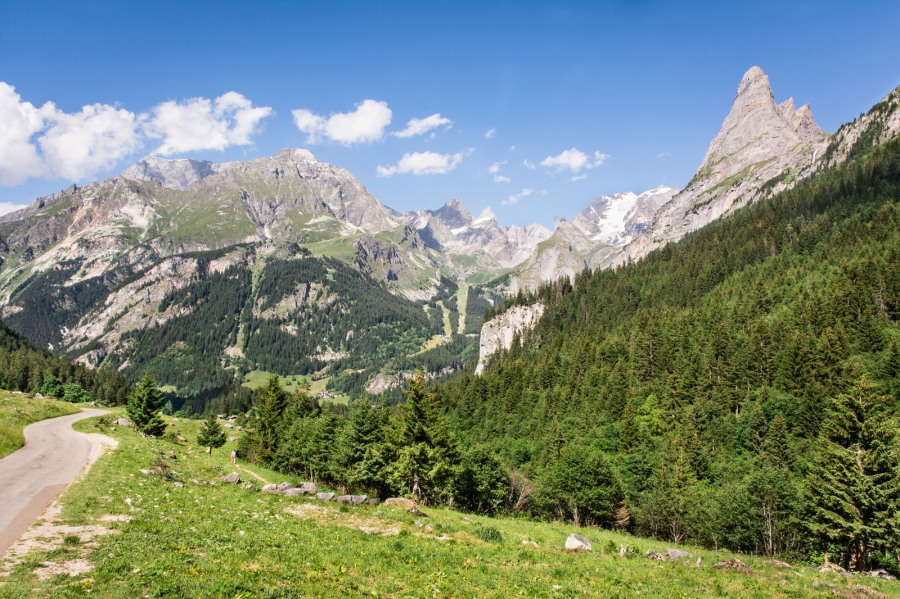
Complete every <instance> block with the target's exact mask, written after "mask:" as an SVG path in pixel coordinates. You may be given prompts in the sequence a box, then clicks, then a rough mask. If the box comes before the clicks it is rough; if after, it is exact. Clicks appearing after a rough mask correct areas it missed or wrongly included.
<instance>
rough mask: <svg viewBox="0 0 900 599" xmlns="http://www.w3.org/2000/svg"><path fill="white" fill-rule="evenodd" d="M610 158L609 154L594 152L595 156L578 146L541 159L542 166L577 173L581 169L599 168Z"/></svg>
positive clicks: (557, 170)
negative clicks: (589, 154)
mask: <svg viewBox="0 0 900 599" xmlns="http://www.w3.org/2000/svg"><path fill="white" fill-rule="evenodd" d="M607 158H609V156H608V155H607V154H601V153H600V152H594V156H593V158H591V157H590V156H588V155H587V154H585V153H584V152H582V151H581V150H579V149H577V148H572V149H570V150H565V151H563V152H560V153H559V154H557V155H556V156H547V157H546V158H544V159H543V160H542V161H541V166H546V167H547V168H552V169H554V170H555V171H556V172H559V171H562V170H565V169H569V170H570V171H572V172H573V173H577V172H578V171H580V170H581V169H590V168H597V167H598V166H600V165H601V164H603V162H604V161H605V160H606V159H607Z"/></svg>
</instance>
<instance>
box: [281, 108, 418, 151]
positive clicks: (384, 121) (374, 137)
mask: <svg viewBox="0 0 900 599" xmlns="http://www.w3.org/2000/svg"><path fill="white" fill-rule="evenodd" d="M291 114H293V115H294V124H295V125H297V128H298V129H300V131H302V132H303V133H306V135H307V140H306V141H307V143H311V144H316V143H320V142H321V141H322V140H323V139H328V140H331V141H336V142H338V143H342V144H344V145H345V146H352V145H353V144H358V143H368V142H373V141H378V140H379V139H381V138H382V137H384V130H385V129H386V128H387V126H388V125H390V124H391V114H392V113H391V109H390V108H388V105H387V102H376V101H375V100H363V101H362V102H360V103H359V104H357V105H356V110H354V111H352V112H339V113H332V114H331V116H329V117H328V118H325V117H323V116H320V115H318V114H315V113H313V112H311V111H309V110H306V109H305V108H298V109H296V110H293V111H291ZM429 118H430V117H429Z"/></svg>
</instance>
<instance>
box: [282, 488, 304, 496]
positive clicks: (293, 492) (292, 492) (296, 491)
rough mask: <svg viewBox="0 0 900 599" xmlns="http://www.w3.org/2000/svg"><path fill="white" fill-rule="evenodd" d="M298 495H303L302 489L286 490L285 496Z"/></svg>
mask: <svg viewBox="0 0 900 599" xmlns="http://www.w3.org/2000/svg"><path fill="white" fill-rule="evenodd" d="M297 495H303V490H302V489H287V490H286V491H285V492H284V496H285V497H296V496H297Z"/></svg>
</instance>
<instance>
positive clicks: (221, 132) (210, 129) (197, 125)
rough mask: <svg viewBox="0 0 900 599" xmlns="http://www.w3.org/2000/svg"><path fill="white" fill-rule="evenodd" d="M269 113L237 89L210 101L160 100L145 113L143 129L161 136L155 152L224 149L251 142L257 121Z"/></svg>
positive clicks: (172, 152)
mask: <svg viewBox="0 0 900 599" xmlns="http://www.w3.org/2000/svg"><path fill="white" fill-rule="evenodd" d="M271 114H272V108H270V107H268V106H256V107H254V106H253V104H252V103H251V102H250V100H248V99H247V98H245V97H244V96H242V95H241V94H239V93H237V92H228V93H226V94H223V95H221V96H219V97H218V98H216V99H215V100H210V99H209V98H191V99H189V100H185V101H183V102H175V101H169V102H163V103H162V104H159V105H157V106H156V107H155V108H153V110H152V111H151V114H150V115H147V116H145V119H146V122H145V123H144V132H145V133H146V134H147V135H148V136H149V137H152V138H157V139H162V145H160V146H159V147H158V148H156V150H155V151H154V152H155V153H157V154H162V155H163V156H167V155H169V154H178V153H181V152H192V151H196V150H224V149H225V148H228V147H230V146H243V145H247V144H249V143H250V137H251V136H252V135H253V134H254V133H257V131H258V130H259V124H260V121H262V120H263V119H264V118H266V117H267V116H269V115H271Z"/></svg>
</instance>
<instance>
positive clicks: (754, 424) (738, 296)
mask: <svg viewBox="0 0 900 599" xmlns="http://www.w3.org/2000/svg"><path fill="white" fill-rule="evenodd" d="M533 301H542V302H544V303H545V305H546V312H545V314H544V317H543V318H542V320H541V321H540V323H539V324H538V326H537V327H536V328H535V329H534V330H533V331H530V332H528V333H526V334H525V335H524V337H523V338H522V339H521V340H519V339H517V340H516V341H514V343H513V345H512V348H511V349H510V350H509V351H506V352H504V353H502V354H501V355H498V356H496V358H495V359H494V360H493V361H492V363H491V364H490V365H489V367H488V368H487V370H486V372H485V373H484V375H483V376H481V377H476V376H474V375H473V374H472V372H471V370H468V369H467V370H466V371H465V372H464V373H462V374H461V375H459V376H456V377H454V378H453V379H452V380H450V381H449V382H446V383H444V384H440V385H437V386H436V387H435V389H434V395H433V397H432V396H431V395H430V394H429V393H427V392H426V391H425V390H424V386H423V385H424V383H423V381H422V380H421V379H418V380H416V381H413V382H412V383H411V386H410V390H409V391H408V397H409V400H408V402H407V404H406V406H404V407H402V408H401V409H400V410H399V411H398V412H396V413H388V412H385V411H384V410H371V409H369V406H368V402H365V401H363V402H361V403H360V404H359V405H358V406H357V407H356V408H354V409H353V410H351V412H350V416H349V418H344V417H341V416H340V415H338V414H335V413H333V412H327V411H326V412H325V413H323V412H321V411H320V409H319V408H317V407H316V406H315V404H314V403H313V402H310V400H308V399H307V398H305V397H304V396H303V395H302V394H298V395H297V396H296V397H295V398H294V399H293V400H290V399H289V398H287V397H286V396H285V395H283V394H282V393H281V392H280V390H279V389H278V388H277V381H274V380H273V381H272V382H270V385H269V387H268V390H267V391H265V392H263V393H261V395H260V397H259V399H258V401H257V404H256V410H255V413H256V417H257V420H253V419H251V420H250V421H248V425H249V426H250V428H251V431H252V432H251V434H250V436H249V437H248V438H247V442H246V443H245V445H244V448H243V451H244V453H245V455H247V456H248V457H251V458H253V459H256V460H258V461H261V462H265V463H270V464H273V465H275V466H276V467H278V468H280V469H282V470H283V471H285V472H292V473H297V474H301V475H304V476H308V477H311V478H315V479H317V480H326V481H332V482H337V483H340V484H345V485H347V486H349V487H351V488H358V489H377V490H379V491H380V492H381V493H382V494H383V493H388V492H389V493H413V494H415V495H417V496H419V497H421V498H424V499H426V500H429V501H437V502H439V501H445V502H452V503H453V504H454V505H457V506H461V507H463V508H466V509H471V510H475V511H492V510H496V509H503V510H509V511H512V512H519V513H530V514H534V515H539V516H544V517H551V518H562V519H565V520H571V521H575V522H579V523H587V524H596V525H601V526H606V527H615V528H619V529H629V530H632V531H633V532H637V533H641V534H648V535H653V536H656V537H660V538H665V539H669V540H670V541H673V542H676V543H680V542H686V541H691V542H694V543H701V544H706V545H709V546H713V547H721V546H725V547H729V548H732V549H735V550H742V551H753V552H759V553H765V554H769V555H773V554H778V553H784V552H802V553H803V554H804V555H806V556H809V555H810V554H811V552H817V551H828V552H830V553H831V555H832V557H833V559H840V560H841V561H842V562H843V563H844V564H845V565H847V566H853V567H857V568H868V567H873V566H884V567H889V568H893V569H895V570H896V568H897V560H896V556H895V555H894V554H893V552H894V550H895V549H896V547H897V546H898V540H900V536H898V534H900V522H898V512H900V510H898V506H900V476H898V474H900V471H898V467H900V455H898V451H900V449H898V440H897V435H896V427H897V411H898V392H900V379H898V375H900V349H898V337H900V328H898V319H900V142H898V141H894V142H891V143H888V144H886V145H884V146H883V147H881V148H879V149H877V150H875V151H874V152H872V153H870V154H868V155H867V156H865V157H864V158H861V159H859V160H858V161H856V162H852V163H848V164H845V165H843V166H841V167H838V168H836V169H833V170H830V171H826V172H824V173H821V174H819V175H817V176H815V177H813V178H812V179H810V180H808V181H805V182H803V183H801V184H799V185H798V186H797V187H796V188H795V189H793V190H791V191H788V192H785V193H782V194H780V195H777V196H775V197H771V198H769V199H767V200H765V201H763V202H760V203H758V204H754V205H752V206H749V207H746V208H744V209H742V210H741V211H739V212H738V213H736V214H735V215H733V216H731V217H729V218H727V219H724V220H722V221H720V222H716V223H713V224H711V225H709V226H707V227H706V228H704V229H703V230H701V231H698V232H696V233H694V234H692V235H689V236H688V237H686V238H685V239H684V240H682V241H681V242H679V243H678V244H675V245H672V246H669V247H666V248H664V249H661V250H658V251H655V252H653V253H651V254H650V255H648V256H647V257H646V258H645V259H643V260H641V261H640V262H638V263H634V264H628V265H625V266H622V267H619V268H617V269H615V270H605V271H596V272H587V271H586V272H584V273H582V274H580V275H579V276H577V277H576V279H575V281H574V283H573V284H570V283H569V282H568V281H566V280H563V281H559V282H557V283H555V284H551V285H546V286H544V287H542V288H541V289H540V290H539V291H537V292H536V293H535V294H533V295H530V296H525V295H519V296H518V297H517V298H512V299H511V300H510V301H509V304H510V305H512V304H515V303H523V302H533ZM518 341H521V343H519V342H518ZM835 556H838V557H835Z"/></svg>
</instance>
